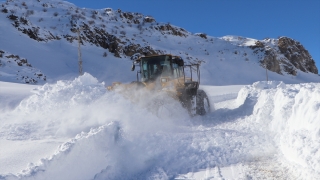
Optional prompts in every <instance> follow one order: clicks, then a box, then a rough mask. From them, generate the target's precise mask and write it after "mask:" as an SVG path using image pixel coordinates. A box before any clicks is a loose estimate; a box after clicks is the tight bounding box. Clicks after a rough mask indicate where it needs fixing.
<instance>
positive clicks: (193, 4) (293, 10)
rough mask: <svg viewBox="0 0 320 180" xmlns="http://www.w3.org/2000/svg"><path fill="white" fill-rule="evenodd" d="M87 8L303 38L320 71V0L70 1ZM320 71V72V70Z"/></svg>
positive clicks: (209, 29) (208, 28)
mask: <svg viewBox="0 0 320 180" xmlns="http://www.w3.org/2000/svg"><path fill="white" fill-rule="evenodd" d="M67 1H69V2H71V3H74V4H75V5H77V6H79V7H81V8H83V7H85V8H92V9H102V8H106V7H110V8H112V9H121V10H122V11H128V12H139V13H142V14H144V15H150V16H153V17H154V18H155V19H156V21H157V22H165V23H166V22H170V23H171V24H173V25H176V26H180V27H182V28H184V29H186V30H188V31H190V32H192V33H196V32H203V33H206V34H208V35H210V36H214V37H221V36H225V35H238V36H243V37H250V38H254V39H264V38H266V37H270V38H277V37H279V36H287V37H290V38H293V39H295V40H297V41H299V42H300V43H301V44H302V45H303V46H304V47H305V48H306V49H307V50H308V51H309V53H310V54H311V56H312V57H313V59H314V60H315V61H316V64H317V67H318V69H319V71H320V0H67ZM319 73H320V72H319Z"/></svg>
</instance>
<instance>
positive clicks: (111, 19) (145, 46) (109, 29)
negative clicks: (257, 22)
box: [0, 0, 319, 84]
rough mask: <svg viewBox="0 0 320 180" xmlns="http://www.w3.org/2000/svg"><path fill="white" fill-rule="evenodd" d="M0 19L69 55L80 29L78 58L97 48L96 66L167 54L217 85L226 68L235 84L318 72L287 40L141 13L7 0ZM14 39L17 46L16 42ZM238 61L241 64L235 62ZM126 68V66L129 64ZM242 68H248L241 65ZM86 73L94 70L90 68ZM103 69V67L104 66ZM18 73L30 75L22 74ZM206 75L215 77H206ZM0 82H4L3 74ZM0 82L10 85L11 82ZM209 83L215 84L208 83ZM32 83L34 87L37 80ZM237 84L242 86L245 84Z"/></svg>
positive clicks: (296, 45) (299, 48)
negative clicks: (196, 28) (205, 29)
mask: <svg viewBox="0 0 320 180" xmlns="http://www.w3.org/2000/svg"><path fill="white" fill-rule="evenodd" d="M0 17H1V21H2V22H3V23H6V24H8V23H10V24H11V26H12V27H14V29H15V30H16V31H18V33H17V32H15V33H17V34H19V36H21V34H24V36H27V37H29V38H30V39H32V40H33V41H36V42H38V43H40V45H42V46H47V44H53V43H54V42H55V41H56V42H59V43H60V44H61V43H64V46H66V47H68V46H70V48H73V51H74V48H75V46H76V45H77V44H78V34H77V31H78V30H80V31H79V35H80V37H81V50H82V51H83V54H86V53H88V52H87V50H89V49H92V48H99V50H98V51H99V52H102V53H101V54H99V57H98V55H94V58H96V59H99V60H95V61H102V60H101V59H112V61H115V60H116V59H119V58H121V59H128V60H129V59H134V58H135V57H137V56H143V55H155V54H169V53H170V54H175V55H179V56H181V57H182V58H183V59H184V60H185V61H187V62H195V63H203V64H204V74H206V75H207V78H206V80H205V81H204V82H206V83H209V84H210V83H211V84H212V83H216V84H223V80H219V79H218V78H222V77H226V76H228V74H227V73H229V74H230V73H231V72H230V71H229V72H228V71H226V70H227V69H232V70H233V71H234V72H233V73H234V74H235V75H231V77H230V78H229V79H228V80H229V81H236V80H231V79H232V76H235V77H237V74H245V76H244V77H246V76H255V75H257V74H259V75H258V76H259V78H249V79H250V80H248V83H250V82H251V81H256V80H259V79H265V77H264V76H265V75H263V76H262V73H261V72H264V71H265V70H263V69H264V67H267V69H268V70H269V71H270V73H271V74H273V75H271V78H274V79H275V80H279V79H280V80H281V79H283V77H285V78H284V79H286V78H288V77H289V78H291V79H294V78H295V79H296V80H297V81H298V82H303V81H305V80H306V79H303V80H301V79H299V77H300V76H299V75H303V76H305V74H314V75H315V76H314V77H312V78H311V79H315V80H311V81H317V82H319V80H318V79H319V78H316V76H317V74H318V69H317V67H316V65H315V62H314V60H313V59H312V57H311V55H310V54H309V53H308V51H307V50H306V49H305V48H304V47H303V46H302V45H301V44H300V43H299V42H298V41H295V40H293V39H291V38H288V37H279V38H278V39H270V38H266V39H264V40H255V39H251V38H244V37H240V36H224V37H221V38H216V37H211V36H208V35H207V34H205V33H196V34H192V33H190V32H188V31H186V30H185V29H183V28H181V27H177V26H174V25H171V24H170V23H158V22H156V20H155V19H154V18H153V17H152V16H145V15H142V14H141V13H131V12H122V11H121V10H120V9H118V10H113V9H111V8H104V9H100V10H92V9H85V8H83V9H80V8H78V7H76V6H75V5H73V4H71V3H68V2H65V1H59V0H56V1H47V0H34V1H27V2H25V1H22V0H8V1H7V2H5V3H3V4H2V5H1V12H0ZM3 31H4V30H3ZM14 40H15V41H19V39H14ZM61 41H63V42H61ZM67 42H68V43H69V44H67ZM0 50H2V51H4V52H12V53H13V54H18V55H19V53H18V52H14V51H20V49H19V48H14V47H10V48H2V47H0ZM30 51H31V50H30ZM52 51H56V50H52ZM60 53H61V55H62V56H66V57H67V58H66V59H61V60H60V61H61V63H66V64H69V63H70V62H69V61H70V60H69V59H76V58H75V56H76V55H77V54H76V53H74V54H73V55H66V54H63V51H61V52H60ZM52 55H54V54H52ZM28 56H30V55H28ZM24 57H26V56H24ZM31 57H32V55H31ZM91 57H93V56H91ZM27 58H28V57H27ZM28 59H29V58H28ZM38 61H39V60H38V59H30V60H29V62H31V64H34V66H35V67H37V66H38ZM219 61H220V62H219ZM235 61H237V62H235ZM239 61H242V62H241V63H240V62H239ZM1 62H2V64H5V63H7V62H8V61H7V60H6V59H1ZM221 62H225V63H224V65H223V66H219V64H220V63H221ZM114 63H116V62H112V64H114ZM127 63H130V61H128V62H127ZM127 63H124V64H127ZM96 64H98V62H96ZM246 64H247V65H248V64H252V65H250V66H246ZM238 65H241V66H238ZM67 66H68V67H66V68H65V69H64V70H65V72H68V71H70V72H71V74H73V76H75V74H76V68H77V67H76V66H75V65H72V67H71V66H70V65H67ZM101 66H103V64H101ZM0 67H1V68H2V71H3V72H6V70H4V67H3V66H0ZM6 67H8V66H6ZM239 67H241V71H240V70H239V69H238V68H239ZM252 67H255V69H257V70H256V71H257V72H256V71H253V72H252V73H251V75H250V73H248V72H246V71H248V70H251V69H252ZM68 68H69V69H68ZM220 68H221V69H224V70H225V71H223V70H219V73H216V74H212V72H210V71H215V69H220ZM46 69H49V68H43V67H39V70H42V71H43V73H44V74H46V71H48V70H46ZM87 69H90V68H87ZM91 69H94V67H92V68H91ZM101 69H102V68H101ZM105 69H108V68H107V67H105ZM29 71H31V70H29ZM113 71H114V70H113ZM120 71H121V70H120ZM273 72H274V73H276V74H274V73H273ZM89 73H93V74H94V70H93V71H91V72H90V71H89ZM213 73H215V72H213ZM18 74H19V73H18ZM24 74H29V76H31V74H30V73H29V72H26V71H25V72H24ZM64 74H65V73H64ZM64 74H63V73H60V74H59V76H60V77H61V76H63V75H64ZM111 74H114V72H109V73H106V72H100V75H99V74H94V75H95V76H100V77H98V79H100V80H105V78H106V77H107V76H110V75H111ZM128 74H129V73H127V75H128ZM210 74H211V75H210ZM260 74H261V75H260ZM19 76H20V77H22V76H23V77H25V76H26V75H22V74H21V73H20V74H19ZM53 76H54V75H53V73H51V75H49V76H47V79H54V78H57V77H53ZM111 76H112V75H111ZM131 76H132V75H131ZM210 76H215V77H212V78H210ZM216 76H217V77H216ZM219 76H220V77H219ZM307 76H309V75H307ZM1 77H4V75H2V76H0V78H1ZM6 77H8V76H6ZM293 77H294V78H293ZM36 78H38V79H39V77H37V76H35V75H33V79H36ZM1 79H4V80H5V81H13V78H11V79H10V78H1ZM123 79H126V78H123ZM210 79H211V80H210ZM16 80H18V81H20V82H25V83H33V81H26V80H23V79H21V78H18V79H17V78H16ZM212 80H213V81H215V82H212ZM293 82H295V81H293ZM35 83H38V81H37V82H35ZM229 83H233V82H229ZM241 83H246V81H243V82H241Z"/></svg>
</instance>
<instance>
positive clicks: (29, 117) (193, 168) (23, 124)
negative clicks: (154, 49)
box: [0, 73, 320, 179]
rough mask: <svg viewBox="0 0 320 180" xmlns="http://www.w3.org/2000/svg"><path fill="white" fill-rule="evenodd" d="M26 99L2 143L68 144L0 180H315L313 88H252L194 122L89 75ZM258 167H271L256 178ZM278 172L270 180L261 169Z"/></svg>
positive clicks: (318, 89) (167, 102)
mask: <svg viewBox="0 0 320 180" xmlns="http://www.w3.org/2000/svg"><path fill="white" fill-rule="evenodd" d="M207 89H208V90H209V89H210V88H209V87H207ZM33 92H34V95H32V96H30V97H28V98H26V99H24V100H23V101H22V102H21V103H20V105H19V106H17V108H15V109H14V110H8V111H7V112H4V116H1V117H0V121H1V122H3V123H2V124H1V126H0V138H1V139H6V140H11V141H13V140H15V141H26V140H45V141H47V142H49V141H52V140H54V139H63V140H64V142H65V143H63V144H61V145H60V146H59V148H58V149H57V151H56V152H55V153H54V154H51V156H49V157H44V158H42V159H41V160H40V161H39V162H32V163H30V164H29V166H28V168H26V169H25V170H23V171H21V172H20V173H18V174H17V173H15V174H8V173H7V174H2V175H0V179H1V178H2V179H19V178H21V179H52V178H53V177H54V178H55V179H130V178H135V179H173V178H177V177H178V178H179V177H186V178H188V177H190V173H189V172H201V171H202V170H203V169H209V170H210V168H213V170H212V174H211V175H212V177H222V175H223V172H222V171H223V168H221V169H220V168H219V167H229V166H234V167H237V168H238V170H237V173H238V174H237V177H239V178H243V179H244V178H248V177H251V178H255V177H268V178H270V177H274V178H277V177H278V178H279V177H282V178H287V179H305V178H307V179H308V178H309V179H313V178H316V177H318V176H319V174H320V167H319V164H320V163H319V160H320V154H319V151H318V149H319V148H320V142H319V136H320V133H319V132H320V129H319V127H320V124H319V121H318V120H319V118H320V117H319V114H320V84H316V83H308V84H297V85H287V84H284V83H283V82H276V81H272V82H271V81H269V82H256V83H254V84H253V85H250V86H245V87H244V88H242V89H241V90H240V92H239V93H238V97H237V98H236V99H234V100H227V101H225V102H229V105H226V106H224V108H217V109H216V111H215V112H213V113H211V114H209V115H207V116H205V117H194V118H192V119H191V118H190V117H189V115H188V113H187V111H186V110H185V109H183V108H182V107H181V105H180V104H179V103H178V102H176V101H175V100H174V99H172V98H170V97H168V96H164V95H162V94H157V95H154V96H151V95H150V94H148V92H144V91H133V92H128V93H129V94H130V95H131V97H135V98H133V99H130V98H127V96H126V95H123V94H121V93H117V92H110V91H107V90H106V88H105V85H104V83H99V82H98V81H97V79H96V78H94V77H93V76H91V75H90V74H87V73H85V74H84V75H83V76H81V77H79V78H76V79H75V80H73V81H58V82H57V83H56V84H45V85H44V86H41V87H38V88H37V89H36V90H34V91H33ZM207 93H208V94H209V97H210V98H214V97H212V96H210V91H209V92H208V91H207ZM142 97H144V98H142ZM136 99H140V101H136ZM159 102H160V103H159ZM217 104H218V102H217ZM216 107H219V106H216ZM270 158H271V159H272V161H270V162H271V164H270V163H269V161H268V159H269V160H270ZM259 162H260V164H263V162H268V163H265V164H268V165H264V166H263V167H264V168H263V169H262V170H261V169H259V168H257V166H256V164H257V163H259ZM269 166H270V167H269ZM240 167H242V169H241V168H240ZM275 167H277V168H278V169H277V171H272V172H277V174H274V173H267V171H266V170H265V169H268V168H270V169H272V168H273V170H274V168H275ZM287 171H289V172H292V173H289V175H288V173H284V172H287ZM181 174H184V175H181ZM192 174H193V173H192ZM278 174H281V176H279V175H278ZM198 175H199V174H197V177H198ZM223 177H227V176H226V175H224V176H223Z"/></svg>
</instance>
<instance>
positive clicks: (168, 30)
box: [154, 23, 188, 37]
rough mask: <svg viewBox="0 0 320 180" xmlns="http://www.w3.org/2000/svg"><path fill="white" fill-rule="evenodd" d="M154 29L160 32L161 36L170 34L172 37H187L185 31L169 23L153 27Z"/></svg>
mask: <svg viewBox="0 0 320 180" xmlns="http://www.w3.org/2000/svg"><path fill="white" fill-rule="evenodd" d="M154 29H156V30H158V31H161V32H162V33H163V34H171V35H174V36H180V37H187V36H188V35H187V32H186V30H184V29H182V28H177V27H173V26H171V25H170V24H169V23H168V24H165V25H158V26H155V27H154Z"/></svg>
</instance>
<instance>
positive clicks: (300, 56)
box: [278, 37, 318, 74]
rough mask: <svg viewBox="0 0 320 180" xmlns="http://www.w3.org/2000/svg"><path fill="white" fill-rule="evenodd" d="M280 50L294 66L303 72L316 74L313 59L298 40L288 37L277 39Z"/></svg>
mask: <svg viewBox="0 0 320 180" xmlns="http://www.w3.org/2000/svg"><path fill="white" fill-rule="evenodd" d="M278 47H279V50H280V52H281V53H282V54H283V55H284V56H285V57H286V58H287V59H288V60H289V61H290V63H292V64H293V65H294V67H296V68H297V69H300V70H301V71H303V72H311V73H314V74H318V69H317V67H316V65H315V61H314V60H313V59H312V57H311V56H310V54H309V52H308V51H307V50H306V49H305V48H304V47H303V46H302V45H301V44H300V43H299V42H298V41H295V40H293V39H291V38H288V37H280V38H279V39H278Z"/></svg>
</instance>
